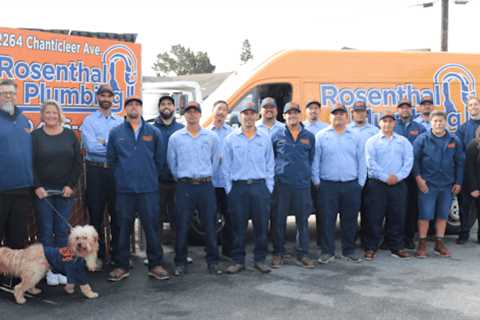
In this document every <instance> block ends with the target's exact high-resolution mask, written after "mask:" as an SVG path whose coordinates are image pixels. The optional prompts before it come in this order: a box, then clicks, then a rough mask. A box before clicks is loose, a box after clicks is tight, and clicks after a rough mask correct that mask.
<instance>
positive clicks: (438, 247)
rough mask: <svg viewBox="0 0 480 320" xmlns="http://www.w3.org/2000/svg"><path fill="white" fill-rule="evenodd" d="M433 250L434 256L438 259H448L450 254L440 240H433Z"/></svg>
mask: <svg viewBox="0 0 480 320" xmlns="http://www.w3.org/2000/svg"><path fill="white" fill-rule="evenodd" d="M433 250H435V254H437V255H439V256H440V257H450V252H449V251H448V249H447V247H446V246H445V244H444V243H443V239H442V238H437V239H435V248H434V249H433Z"/></svg>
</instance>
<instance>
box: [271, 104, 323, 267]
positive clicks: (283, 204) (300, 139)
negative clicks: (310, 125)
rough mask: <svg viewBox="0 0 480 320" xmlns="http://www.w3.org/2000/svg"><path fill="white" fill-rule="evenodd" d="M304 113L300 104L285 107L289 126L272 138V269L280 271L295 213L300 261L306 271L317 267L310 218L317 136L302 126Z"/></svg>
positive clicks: (284, 112) (284, 110)
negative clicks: (311, 250) (311, 253)
mask: <svg viewBox="0 0 480 320" xmlns="http://www.w3.org/2000/svg"><path fill="white" fill-rule="evenodd" d="M300 112H301V111H300V106H299V105H298V104H296V103H294V102H288V103H287V104H286V105H285V107H284V108H283V117H284V118H285V121H286V126H285V128H284V129H282V130H280V131H277V132H276V133H275V134H273V135H272V143H273V152H274V155H275V188H274V190H275V191H274V195H273V206H274V208H273V214H272V228H273V257H272V268H280V266H281V265H282V264H283V262H284V255H285V232H286V224H287V216H288V214H289V213H291V212H293V213H294V214H295V222H296V225H297V249H296V251H297V252H296V255H297V259H298V261H299V263H300V264H301V265H302V266H303V267H304V268H306V269H312V268H314V267H315V264H314V262H313V260H312V259H310V258H309V257H308V244H309V240H310V237H309V235H308V217H309V215H310V213H312V212H313V211H314V208H313V204H312V198H311V191H310V184H311V173H312V161H313V156H314V154H315V136H314V135H313V134H312V133H311V132H310V131H308V130H306V129H305V128H304V127H303V125H302V124H301V123H300Z"/></svg>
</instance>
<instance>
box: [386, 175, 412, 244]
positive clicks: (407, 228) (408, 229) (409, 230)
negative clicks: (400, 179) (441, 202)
mask: <svg viewBox="0 0 480 320" xmlns="http://www.w3.org/2000/svg"><path fill="white" fill-rule="evenodd" d="M405 183H406V185H407V214H406V218H405V239H410V240H413V238H414V237H415V232H416V230H417V221H418V187H417V182H416V180H415V175H414V174H413V173H411V174H410V175H409V176H408V177H407V179H405ZM387 220H388V218H387ZM387 228H388V227H387Z"/></svg>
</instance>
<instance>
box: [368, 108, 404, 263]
mask: <svg viewBox="0 0 480 320" xmlns="http://www.w3.org/2000/svg"><path fill="white" fill-rule="evenodd" d="M379 124H380V129H381V131H380V133H378V134H376V135H374V136H373V137H371V138H369V139H368V140H367V143H366V146H365V157H366V163H367V170H368V181H367V184H366V186H365V190H366V198H365V200H366V201H365V209H366V211H365V213H364V218H365V221H362V223H363V226H364V231H365V232H364V243H363V245H364V247H365V253H364V257H365V259H366V260H373V259H374V258H375V255H376V252H377V250H378V246H379V244H380V239H381V234H382V226H383V220H384V219H385V220H386V228H385V240H386V244H387V246H388V247H389V249H390V251H391V252H392V256H393V257H397V258H408V257H410V254H409V253H408V252H407V251H406V250H405V249H404V232H405V225H404V222H405V214H406V208H407V207H406V201H407V185H406V183H405V179H406V178H407V177H408V176H409V174H410V172H411V170H412V167H413V147H412V145H411V143H410V142H409V141H408V140H407V139H406V138H405V137H403V136H401V135H399V134H397V133H394V132H393V128H394V127H395V117H394V115H393V114H392V113H389V112H387V113H384V114H383V115H382V117H381V118H380V122H379Z"/></svg>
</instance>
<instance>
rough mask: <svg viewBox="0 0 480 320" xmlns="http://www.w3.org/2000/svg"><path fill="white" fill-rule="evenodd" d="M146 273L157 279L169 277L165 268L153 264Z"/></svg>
mask: <svg viewBox="0 0 480 320" xmlns="http://www.w3.org/2000/svg"><path fill="white" fill-rule="evenodd" d="M148 275H149V276H150V277H152V278H155V279H157V280H168V279H170V275H169V274H168V272H167V270H165V269H164V268H163V267H162V266H155V267H153V268H152V269H150V270H148Z"/></svg>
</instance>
